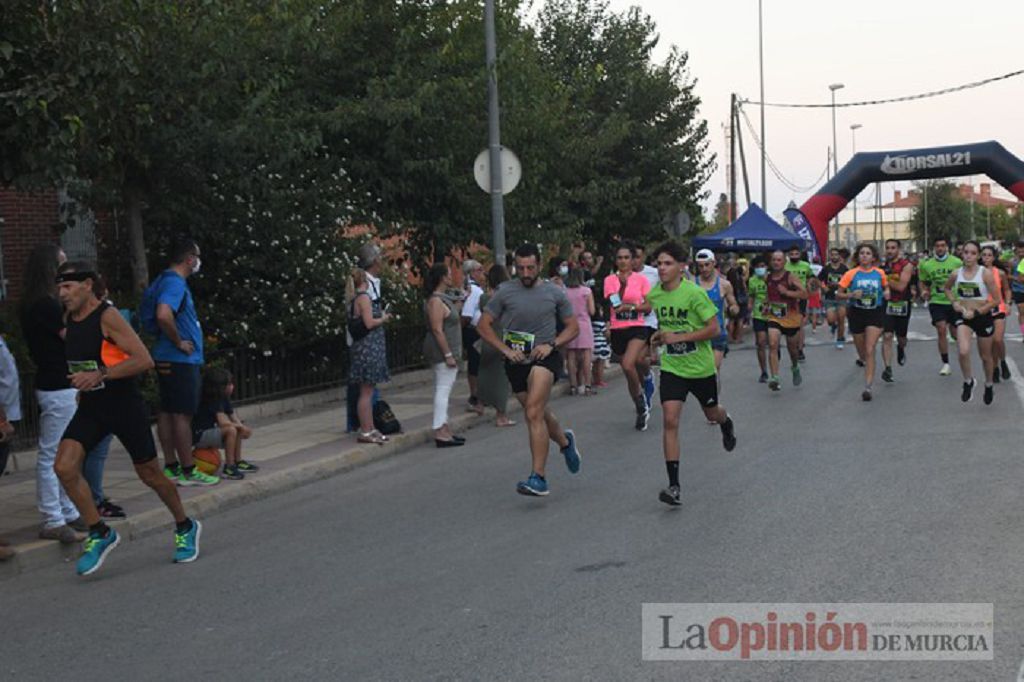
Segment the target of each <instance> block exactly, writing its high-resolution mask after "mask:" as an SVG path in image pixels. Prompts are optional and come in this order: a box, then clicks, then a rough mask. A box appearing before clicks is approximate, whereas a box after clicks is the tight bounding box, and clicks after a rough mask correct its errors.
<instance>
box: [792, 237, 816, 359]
mask: <svg viewBox="0 0 1024 682" xmlns="http://www.w3.org/2000/svg"><path fill="white" fill-rule="evenodd" d="M787 255H788V258H787V259H786V271H787V272H792V273H793V274H794V275H796V278H797V279H798V280H800V285H801V286H802V287H803V288H804V289H807V280H809V279H810V278H811V277H814V269H813V268H811V264H810V263H808V262H807V261H806V260H804V257H803V253H802V252H801V251H800V248H799V247H797V246H793V247H790V249H789V252H788V254H787ZM806 325H807V299H806V298H803V299H800V331H799V332H798V333H797V338H798V339H799V341H800V355H799V356H798V357H799V358H800V362H803V361H804V360H806V359H807V358H805V357H804V327H805V326H806Z"/></svg>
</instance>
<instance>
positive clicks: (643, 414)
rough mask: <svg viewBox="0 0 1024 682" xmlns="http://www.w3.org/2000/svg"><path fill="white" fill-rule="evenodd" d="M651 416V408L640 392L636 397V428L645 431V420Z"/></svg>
mask: <svg viewBox="0 0 1024 682" xmlns="http://www.w3.org/2000/svg"><path fill="white" fill-rule="evenodd" d="M650 418H651V408H650V407H648V406H647V400H646V398H644V396H643V395H642V394H641V395H639V396H637V398H636V430H637V431H646V430H647V422H648V421H649V420H650Z"/></svg>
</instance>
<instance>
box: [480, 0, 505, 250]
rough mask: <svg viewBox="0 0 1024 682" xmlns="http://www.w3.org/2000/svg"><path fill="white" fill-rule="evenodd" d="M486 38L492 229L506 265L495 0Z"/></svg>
mask: <svg viewBox="0 0 1024 682" xmlns="http://www.w3.org/2000/svg"><path fill="white" fill-rule="evenodd" d="M484 42H485V50H486V56H487V144H488V148H489V150H490V162H491V163H490V165H491V232H492V241H493V244H492V246H493V248H494V262H495V263H496V264H498V265H502V266H504V265H505V202H504V198H503V196H502V187H501V117H500V111H499V109H498V38H497V33H496V31H495V28H494V0H484Z"/></svg>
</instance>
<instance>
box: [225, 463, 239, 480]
mask: <svg viewBox="0 0 1024 682" xmlns="http://www.w3.org/2000/svg"><path fill="white" fill-rule="evenodd" d="M221 478H230V479H231V480H232V481H241V480H242V479H243V478H245V474H243V473H242V472H241V471H239V470H238V465H236V464H225V465H224V469H223V470H222V471H221Z"/></svg>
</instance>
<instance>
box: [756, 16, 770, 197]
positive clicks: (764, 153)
mask: <svg viewBox="0 0 1024 682" xmlns="http://www.w3.org/2000/svg"><path fill="white" fill-rule="evenodd" d="M762 4H763V2H762V0H757V54H758V62H759V64H760V71H761V209H762V210H764V212H765V213H767V212H768V185H767V176H766V173H765V165H766V160H767V158H768V142H767V140H766V138H765V135H764V21H763V15H762V12H761V8H762Z"/></svg>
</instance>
